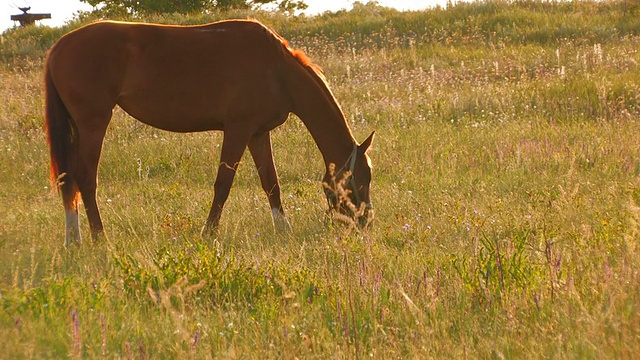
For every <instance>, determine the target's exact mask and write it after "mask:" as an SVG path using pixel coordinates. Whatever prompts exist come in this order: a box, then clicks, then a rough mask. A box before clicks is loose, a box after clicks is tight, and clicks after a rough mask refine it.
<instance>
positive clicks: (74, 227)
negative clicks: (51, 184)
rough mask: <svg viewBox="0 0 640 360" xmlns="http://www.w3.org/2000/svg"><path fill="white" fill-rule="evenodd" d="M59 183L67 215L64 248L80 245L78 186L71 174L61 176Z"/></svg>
mask: <svg viewBox="0 0 640 360" xmlns="http://www.w3.org/2000/svg"><path fill="white" fill-rule="evenodd" d="M58 181H59V182H60V183H61V186H60V190H61V192H62V202H63V204H64V215H65V237H64V246H65V247H68V246H69V245H71V244H72V243H74V242H77V243H80V242H81V241H82V236H81V235H80V224H79V221H78V186H77V184H76V182H75V179H73V178H72V177H71V176H69V174H65V176H61V177H60V178H59V179H58Z"/></svg>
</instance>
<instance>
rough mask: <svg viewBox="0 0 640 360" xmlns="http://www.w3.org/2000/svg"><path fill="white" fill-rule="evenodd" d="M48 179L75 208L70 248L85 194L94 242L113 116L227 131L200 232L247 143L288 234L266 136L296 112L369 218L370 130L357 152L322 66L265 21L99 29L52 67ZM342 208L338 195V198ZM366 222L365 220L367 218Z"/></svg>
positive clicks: (67, 47)
mask: <svg viewBox="0 0 640 360" xmlns="http://www.w3.org/2000/svg"><path fill="white" fill-rule="evenodd" d="M44 70H45V86H46V131H47V140H48V144H49V150H50V153H51V180H52V182H54V185H55V186H56V187H58V189H59V190H60V192H61V193H62V199H63V203H64V208H65V211H66V238H65V245H68V244H70V243H71V242H74V241H78V242H80V240H81V237H80V231H79V225H78V198H79V196H82V201H83V203H84V207H85V210H86V212H87V218H88V220H89V226H90V229H91V236H92V238H93V239H94V240H96V238H97V237H98V236H99V235H100V234H101V233H102V231H103V225H102V219H101V217H100V212H99V210H98V205H97V203H96V187H97V180H96V176H97V170H98V162H99V158H100V152H101V150H102V143H103V140H104V137H105V133H106V130H107V125H108V124H109V121H110V119H111V114H112V110H113V108H114V107H115V106H116V105H119V106H120V107H121V108H122V109H124V110H125V111H126V112H127V113H128V114H130V115H131V116H133V117H134V118H136V119H138V120H139V121H141V122H143V123H145V124H148V125H151V126H154V127H157V128H160V129H164V130H168V131H175V132H194V131H207V130H221V131H223V132H224V140H223V142H222V153H221V159H220V165H219V167H218V173H217V177H216V181H215V184H214V191H215V195H214V198H213V204H212V206H211V211H210V212H209V217H208V219H207V222H206V224H205V226H204V229H203V232H204V233H205V234H206V233H209V232H211V231H212V230H213V229H215V227H216V226H217V225H218V223H219V221H220V214H221V212H222V207H223V205H224V203H225V201H226V200H227V197H228V195H229V190H230V188H231V184H232V182H233V178H234V175H235V173H236V169H237V167H238V163H239V161H240V158H241V157H242V155H243V153H244V151H245V149H246V148H247V147H248V148H249V151H250V153H251V155H252V157H253V160H254V162H255V165H256V167H257V168H258V174H259V176H260V181H261V184H262V188H263V189H264V191H265V192H266V193H267V197H268V199H269V204H270V206H271V209H272V214H273V218H274V223H275V225H276V229H278V230H283V229H287V228H288V227H289V223H288V221H287V220H286V218H285V216H284V212H283V209H282V202H281V199H280V185H279V183H278V176H277V173H276V168H275V165H274V163H273V156H272V152H271V140H270V135H269V131H271V130H272V129H274V128H275V127H277V126H279V125H280V124H282V123H283V122H284V121H285V120H286V119H287V117H288V114H289V113H294V114H296V115H297V116H298V117H299V118H300V119H301V120H302V121H303V123H304V124H305V126H306V127H307V129H308V130H309V132H310V133H311V135H312V137H313V139H314V141H315V142H316V144H317V146H318V148H319V149H320V152H321V153H322V156H323V158H324V162H325V165H326V168H327V173H326V175H325V179H324V181H325V182H328V181H329V180H330V178H331V177H332V176H340V174H331V171H330V170H329V169H330V168H331V164H336V165H338V166H340V165H341V164H345V166H343V167H342V168H340V171H341V172H345V173H347V174H351V179H350V180H349V181H348V182H346V187H347V188H348V190H350V193H349V191H347V194H349V196H350V200H351V201H352V202H353V203H354V204H355V205H356V206H357V207H360V205H362V207H361V208H366V210H369V209H370V208H371V201H370V197H369V186H370V182H371V162H370V159H369V157H368V156H367V154H366V152H367V149H368V148H369V146H370V145H371V142H372V140H373V133H372V134H371V135H370V136H369V137H368V138H367V139H366V140H365V141H364V142H363V143H362V144H361V145H359V144H358V143H357V142H356V140H355V139H354V137H353V135H352V133H351V130H350V129H349V126H348V124H347V122H346V120H345V116H344V114H343V112H342V110H341V109H340V106H339V105H338V103H337V102H336V99H335V98H334V96H333V94H332V93H331V91H330V90H329V88H328V86H327V83H326V81H325V79H324V76H323V75H322V73H321V70H320V69H319V67H317V66H316V65H315V64H313V63H312V62H311V60H310V59H309V58H308V57H306V56H305V54H304V53H303V52H301V51H299V50H294V49H292V48H290V47H289V46H288V44H287V42H286V41H285V40H284V39H283V38H282V37H281V36H280V35H278V34H276V33H275V32H274V31H272V30H270V29H269V28H267V27H265V26H264V25H262V24H260V23H259V22H256V21H248V20H232V21H222V22H217V23H212V24H207V25H199V26H166V25H155V24H141V23H124V22H111V21H108V22H98V23H94V24H90V25H87V26H85V27H82V28H80V29H77V30H75V31H72V32H70V33H68V34H66V35H65V36H63V37H62V38H61V39H60V40H59V41H58V42H57V43H56V44H55V45H54V46H53V47H52V48H51V50H50V51H49V54H48V56H47V59H46V64H45V69H44ZM330 202H333V205H335V199H333V200H331V199H330ZM363 216H366V215H363Z"/></svg>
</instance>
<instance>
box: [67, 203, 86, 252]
mask: <svg viewBox="0 0 640 360" xmlns="http://www.w3.org/2000/svg"><path fill="white" fill-rule="evenodd" d="M65 219H66V224H67V226H66V235H65V238H64V246H69V245H71V243H73V242H77V243H81V242H82V236H80V224H79V222H78V211H77V210H76V211H74V210H66V211H65Z"/></svg>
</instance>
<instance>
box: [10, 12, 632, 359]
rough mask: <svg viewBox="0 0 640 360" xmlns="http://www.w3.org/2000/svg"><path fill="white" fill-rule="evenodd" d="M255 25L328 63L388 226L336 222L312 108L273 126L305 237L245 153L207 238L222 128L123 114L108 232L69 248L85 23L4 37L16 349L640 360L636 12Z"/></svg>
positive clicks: (104, 202)
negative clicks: (53, 118) (63, 138)
mask: <svg viewBox="0 0 640 360" xmlns="http://www.w3.org/2000/svg"><path fill="white" fill-rule="evenodd" d="M236 15H237V14H235V15H234V16H236ZM241 15H242V16H244V15H243V14H241ZM218 16H219V17H222V16H224V15H221V14H218ZM253 16H254V17H259V18H261V19H263V20H264V21H265V22H266V23H268V24H271V25H272V26H274V28H276V29H277V30H278V31H280V32H281V33H283V34H284V35H285V36H286V37H288V38H290V39H291V42H292V44H293V45H294V46H296V47H299V48H302V49H304V50H305V51H306V52H307V53H308V54H309V55H310V56H311V57H312V58H313V59H314V60H315V61H316V62H317V63H318V64H320V65H321V66H322V67H323V68H324V70H325V73H326V75H327V77H328V80H329V83H330V84H331V87H332V89H333V91H334V93H335V95H336V97H337V98H338V100H339V102H340V104H341V105H342V107H343V110H344V111H345V113H346V114H347V117H348V119H349V122H350V125H351V127H352V129H353V131H354V133H355V134H356V137H357V138H358V139H359V140H362V139H364V138H365V137H366V136H367V135H368V134H369V132H370V131H372V130H376V133H377V137H376V139H375V142H374V149H373V151H372V154H371V155H372V158H373V162H374V182H373V188H372V195H373V200H374V205H375V209H376V219H375V223H374V226H373V228H372V229H370V230H369V231H366V232H358V231H353V230H351V229H350V228H348V227H345V226H338V225H331V224H328V223H327V219H326V217H325V214H324V211H325V208H324V206H325V205H324V204H325V201H324V199H323V194H322V191H321V185H320V182H319V181H320V179H321V176H322V173H323V170H324V169H323V164H322V160H321V157H320V153H319V151H318V150H317V148H316V147H315V144H314V143H313V141H312V139H311V137H310V135H309V134H308V132H307V131H306V129H305V128H304V125H303V124H302V122H301V121H300V120H299V119H297V118H295V117H292V118H291V119H289V121H288V122H287V123H285V125H283V126H282V127H280V128H279V129H277V130H276V131H274V134H273V140H274V151H275V157H276V163H277V166H278V170H279V173H280V177H281V183H282V189H283V196H284V199H285V200H284V201H285V204H284V206H285V210H286V212H287V214H288V216H289V219H290V221H291V224H292V227H293V232H292V234H290V235H276V234H275V233H274V231H273V229H272V225H271V218H270V210H269V208H268V204H267V201H266V197H265V195H264V194H263V193H262V191H261V190H260V186H259V181H258V177H257V173H256V171H255V170H254V168H253V164H252V161H251V159H250V157H249V156H245V158H244V161H243V163H242V165H241V168H240V170H239V173H238V176H237V177H236V181H235V184H234V187H233V188H232V193H231V196H230V199H229V201H228V203H227V206H226V208H225V212H224V214H223V218H222V224H221V229H220V234H219V236H218V237H217V239H215V240H209V241H204V240H203V239H201V238H200V235H199V231H200V228H201V226H202V225H203V223H204V220H205V218H206V215H207V212H208V210H209V206H210V203H211V199H212V196H213V180H214V176H215V169H216V167H217V160H218V156H219V146H220V143H221V134H219V133H197V134H173V133H168V132H163V131H160V130H156V129H152V128H149V127H147V126H145V125H142V124H140V123H138V122H135V121H134V120H132V119H131V118H130V117H128V116H127V115H126V114H124V113H123V112H122V111H121V110H116V111H115V113H114V118H113V121H112V123H111V126H110V130H109V133H108V136H107V139H106V142H105V146H104V151H103V157H102V161H101V167H100V173H99V181H100V186H99V202H100V205H101V210H102V215H103V219H104V221H105V226H106V231H107V234H108V239H107V240H106V241H104V242H100V243H97V244H92V243H91V242H90V241H89V240H88V234H89V232H88V227H87V224H86V219H85V217H84V214H83V217H82V218H81V221H82V226H83V227H82V231H83V234H84V235H85V243H83V244H82V245H81V246H75V247H72V248H70V249H64V247H63V240H64V239H63V234H64V214H63V210H62V205H61V200H60V199H59V197H58V195H57V194H56V193H55V192H52V191H51V188H50V185H49V182H48V178H47V177H48V153H47V150H46V145H45V140H44V134H43V110H42V108H43V96H42V86H41V85H42V80H41V79H42V70H41V69H42V63H43V60H42V55H43V52H44V49H46V47H47V46H48V45H50V44H51V43H52V42H53V41H54V40H55V38H56V37H57V36H59V35H60V34H61V33H63V32H64V31H67V30H68V29H69V28H71V27H74V26H77V25H78V24H70V25H69V26H68V27H67V28H65V29H45V28H34V29H27V30H12V31H8V32H6V33H5V34H3V41H2V45H1V46H0V49H1V50H2V56H0V58H2V66H1V67H0V78H1V79H2V81H0V169H2V171H0V203H1V204H2V206H1V207H0V353H2V354H10V355H11V358H16V359H20V358H61V357H75V358H93V357H108V358H123V357H124V358H184V357H193V358H211V357H214V358H327V357H332V358H365V357H366V358H368V357H372V358H381V359H387V358H462V357H470V358H543V357H544V358H580V359H582V358H598V359H600V358H637V357H638V354H640V345H639V344H640V288H639V286H640V248H639V238H640V141H639V140H638V139H639V138H638V134H640V121H639V119H640V118H639V115H640V107H639V106H640V65H639V64H638V63H639V62H640V54H639V53H638V49H639V48H640V36H639V35H640V20H638V19H640V17H639V16H638V8H637V6H636V7H634V3H633V2H629V1H626V2H625V1H605V2H598V3H595V2H569V3H555V2H539V1H523V2H518V3H516V4H506V3H503V2H497V1H487V2H478V3H473V4H458V5H455V6H451V7H449V8H447V9H434V10H429V11H425V12H416V13H399V12H395V11H391V10H388V9H383V8H379V7H376V6H373V5H366V6H365V5H361V6H357V7H356V9H354V10H353V11H351V12H349V13H345V12H342V13H338V14H325V15H323V16H319V17H316V18H295V19H289V18H286V17H283V16H281V15H273V14H263V13H258V14H253ZM188 19H191V20H190V21H203V20H206V19H204V18H203V17H202V16H200V17H191V18H188ZM152 20H155V21H164V22H183V23H185V22H188V21H187V19H186V18H183V17H179V16H177V15H176V16H174V17H165V18H160V19H158V18H154V19H152Z"/></svg>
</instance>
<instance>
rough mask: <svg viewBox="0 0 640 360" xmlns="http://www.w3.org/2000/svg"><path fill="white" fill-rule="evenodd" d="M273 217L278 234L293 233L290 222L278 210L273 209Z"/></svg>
mask: <svg viewBox="0 0 640 360" xmlns="http://www.w3.org/2000/svg"><path fill="white" fill-rule="evenodd" d="M271 216H272V217H273V226H274V227H275V228H276V232H278V233H283V232H288V231H291V224H289V220H287V218H286V217H285V216H284V214H282V213H281V212H280V210H278V209H277V208H273V209H271Z"/></svg>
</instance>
